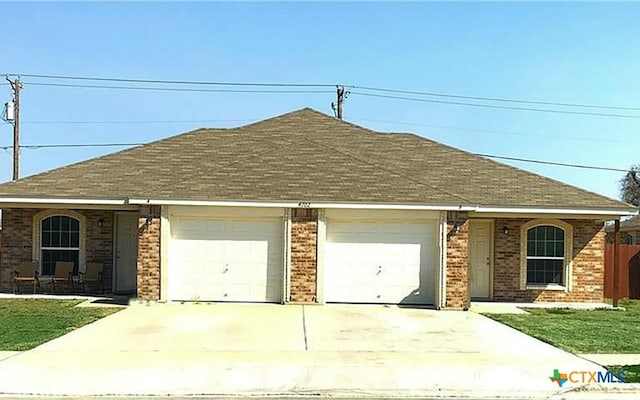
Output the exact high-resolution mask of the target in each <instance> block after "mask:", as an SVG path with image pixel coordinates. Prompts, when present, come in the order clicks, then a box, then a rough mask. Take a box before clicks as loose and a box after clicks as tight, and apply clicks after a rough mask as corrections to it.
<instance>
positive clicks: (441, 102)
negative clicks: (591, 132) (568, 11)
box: [351, 91, 640, 119]
mask: <svg viewBox="0 0 640 400" xmlns="http://www.w3.org/2000/svg"><path fill="white" fill-rule="evenodd" d="M351 94H355V95H357V96H369V97H380V98H385V99H395V100H408V101H419V102H424V103H437V104H451V105H458V106H469V107H482V108H495V109H501V110H518V111H535V112H547V113H554V114H573V115H591V116H596V117H616V118H634V119H640V115H626V114H609V113H594V112H585V111H569V110H551V109H546V108H531V107H511V106H499V105H495V104H479V103H464V102H458V101H446V100H433V99H419V98H416V97H403V96H390V95H385V94H375V93H362V92H356V91H352V92H351Z"/></svg>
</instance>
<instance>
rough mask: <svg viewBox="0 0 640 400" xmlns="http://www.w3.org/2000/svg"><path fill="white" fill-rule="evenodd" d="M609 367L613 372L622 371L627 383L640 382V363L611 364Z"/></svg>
mask: <svg viewBox="0 0 640 400" xmlns="http://www.w3.org/2000/svg"><path fill="white" fill-rule="evenodd" d="M607 369H608V370H609V371H611V372H613V373H616V372H618V371H622V373H623V374H624V382H625V383H640V365H611V366H608V367H607Z"/></svg>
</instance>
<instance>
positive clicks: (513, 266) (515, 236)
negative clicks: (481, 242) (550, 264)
mask: <svg viewBox="0 0 640 400" xmlns="http://www.w3.org/2000/svg"><path fill="white" fill-rule="evenodd" d="M528 221H529V220H525V219H496V221H495V232H494V237H495V241H494V246H495V248H494V254H495V258H494V274H493V298H494V299H495V300H501V301H527V302H529V301H576V302H580V301H584V302H589V301H597V302H599V301H602V300H603V287H604V239H605V234H604V231H603V230H602V222H597V221H590V220H563V221H564V222H566V223H569V224H571V225H572V227H573V269H572V276H571V279H572V288H571V291H570V292H565V291H558V290H520V281H521V276H520V227H521V226H522V225H523V224H525V223H526V222H528ZM504 227H507V228H508V229H509V233H508V234H506V235H505V234H504V232H503V228H504Z"/></svg>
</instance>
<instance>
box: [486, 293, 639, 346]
mask: <svg viewBox="0 0 640 400" xmlns="http://www.w3.org/2000/svg"><path fill="white" fill-rule="evenodd" d="M619 305H620V306H622V307H624V308H625V309H626V311H622V310H607V309H598V310H570V309H542V308H529V309H526V310H527V311H528V312H529V313H530V314H485V315H486V316H487V317H489V318H492V319H494V320H496V321H499V322H502V323H503V324H506V325H509V326H511V327H513V328H515V329H518V330H520V331H522V332H524V333H526V334H528V335H531V336H533V337H535V338H538V339H540V340H542V341H545V342H547V343H550V344H552V345H554V346H557V347H560V348H562V349H564V350H567V351H569V352H572V353H640V301H638V300H624V301H620V303H619Z"/></svg>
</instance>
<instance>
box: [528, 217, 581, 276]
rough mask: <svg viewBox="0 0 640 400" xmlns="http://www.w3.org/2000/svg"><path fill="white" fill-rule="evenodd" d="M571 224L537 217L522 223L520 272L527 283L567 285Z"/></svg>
mask: <svg viewBox="0 0 640 400" xmlns="http://www.w3.org/2000/svg"><path fill="white" fill-rule="evenodd" d="M572 234H573V233H572V228H571V225H569V224H567V223H565V222H563V221H555V220H537V221H531V222H529V223H527V224H525V225H523V227H522V240H523V245H524V248H523V264H524V265H523V274H524V277H523V278H524V279H523V280H524V282H523V283H524V284H525V286H527V287H540V286H543V287H548V288H553V287H564V288H567V287H568V284H569V282H568V280H569V277H570V276H569V275H570V274H569V268H570V261H571V242H572V238H571V236H572Z"/></svg>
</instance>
